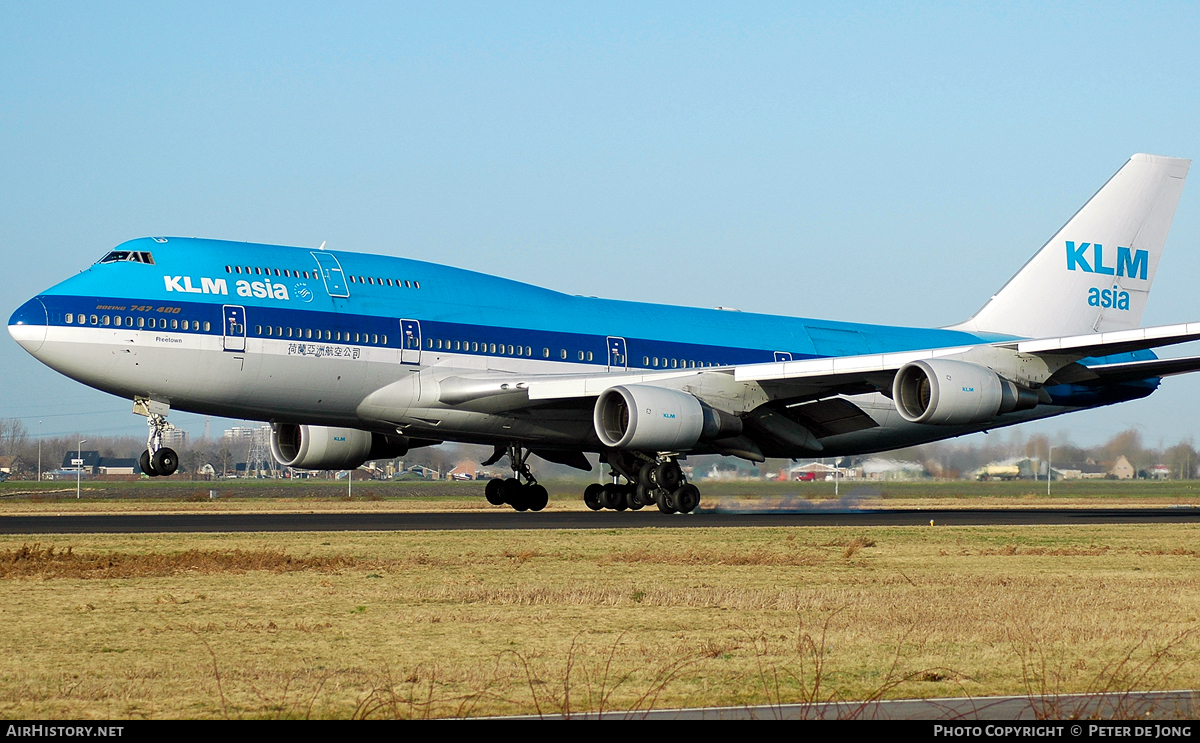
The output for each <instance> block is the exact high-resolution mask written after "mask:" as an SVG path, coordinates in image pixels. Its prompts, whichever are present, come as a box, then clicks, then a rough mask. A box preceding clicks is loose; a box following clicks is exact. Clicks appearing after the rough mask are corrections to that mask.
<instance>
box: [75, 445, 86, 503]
mask: <svg viewBox="0 0 1200 743" xmlns="http://www.w3.org/2000/svg"><path fill="white" fill-rule="evenodd" d="M86 443H87V439H80V440H79V448H77V449H76V450H75V468H76V469H75V500H79V481H80V480H81V479H83V445H84V444H86Z"/></svg>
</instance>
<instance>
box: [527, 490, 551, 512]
mask: <svg viewBox="0 0 1200 743" xmlns="http://www.w3.org/2000/svg"><path fill="white" fill-rule="evenodd" d="M549 502H550V493H549V492H547V491H546V488H544V487H542V486H541V485H531V486H530V487H529V510H530V511H540V510H542V509H543V508H545V507H546V504H548V503H549Z"/></svg>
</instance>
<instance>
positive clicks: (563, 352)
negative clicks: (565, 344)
mask: <svg viewBox="0 0 1200 743" xmlns="http://www.w3.org/2000/svg"><path fill="white" fill-rule="evenodd" d="M558 355H559V356H561V357H562V359H563V361H566V360H567V349H565V348H564V349H563V350H561V351H559V352H558Z"/></svg>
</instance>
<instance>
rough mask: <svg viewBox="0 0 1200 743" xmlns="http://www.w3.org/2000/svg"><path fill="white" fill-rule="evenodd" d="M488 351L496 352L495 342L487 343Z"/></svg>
mask: <svg viewBox="0 0 1200 743" xmlns="http://www.w3.org/2000/svg"><path fill="white" fill-rule="evenodd" d="M488 353H496V344H495V343H489V344H488Z"/></svg>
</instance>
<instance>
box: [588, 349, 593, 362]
mask: <svg viewBox="0 0 1200 743" xmlns="http://www.w3.org/2000/svg"><path fill="white" fill-rule="evenodd" d="M591 360H592V352H591V351H588V361H591Z"/></svg>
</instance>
